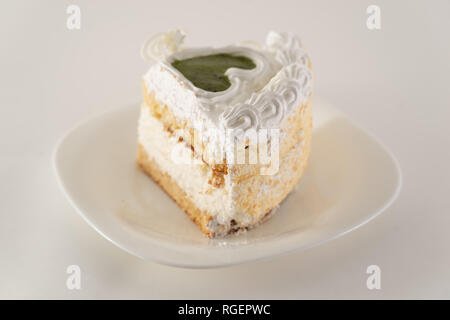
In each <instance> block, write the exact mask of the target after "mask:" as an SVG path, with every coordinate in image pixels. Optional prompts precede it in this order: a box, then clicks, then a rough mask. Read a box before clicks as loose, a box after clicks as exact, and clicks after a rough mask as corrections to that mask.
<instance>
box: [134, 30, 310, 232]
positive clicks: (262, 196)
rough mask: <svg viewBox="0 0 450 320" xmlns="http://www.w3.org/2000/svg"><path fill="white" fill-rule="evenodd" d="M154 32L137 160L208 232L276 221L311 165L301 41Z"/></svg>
mask: <svg viewBox="0 0 450 320" xmlns="http://www.w3.org/2000/svg"><path fill="white" fill-rule="evenodd" d="M184 37H185V34H184V33H183V32H182V31H180V30H176V31H171V32H168V33H163V34H158V35H156V36H154V37H152V38H151V39H149V40H148V41H147V42H146V43H145V45H144V47H143V50H142V54H143V57H144V59H145V60H147V61H149V62H151V67H150V70H149V71H148V72H147V73H146V74H145V75H144V77H143V93H144V102H143V104H142V107H141V115H140V119H139V125H138V154H137V163H138V165H139V166H140V168H142V170H143V171H144V172H145V173H147V174H148V175H149V176H150V177H151V178H153V180H154V181H155V182H157V183H158V184H159V185H160V186H161V188H162V189H164V190H165V191H166V193H167V194H168V195H169V196H170V197H172V199H173V200H175V202H176V203H177V204H178V205H179V206H180V207H181V208H182V209H183V210H184V211H185V212H186V213H187V215H188V216H189V217H190V218H191V219H192V220H193V221H194V222H195V223H196V224H197V225H198V226H199V228H200V229H201V230H202V231H203V233H204V234H205V235H207V236H208V237H219V236H224V235H227V234H231V233H236V232H240V231H245V230H248V229H250V228H253V227H254V226H256V225H258V224H260V223H261V222H263V221H265V220H267V219H268V218H269V217H270V216H271V215H272V213H274V212H275V210H274V209H275V208H277V207H278V205H279V203H280V202H281V201H282V200H283V199H284V198H285V197H286V196H287V195H288V194H289V192H291V191H292V190H293V188H294V186H295V185H296V183H297V182H298V181H299V180H300V178H301V176H302V173H303V171H304V169H305V166H306V163H307V160H308V155H309V150H310V140H311V90H312V72H311V63H310V60H309V58H308V55H307V54H306V53H305V51H304V49H303V48H302V46H301V42H300V40H299V39H298V38H297V37H296V36H294V35H292V34H289V33H276V32H270V33H269V34H268V36H267V39H266V43H265V45H264V46H258V45H256V44H253V43H252V44H250V43H242V44H239V45H233V46H226V47H221V48H214V47H202V48H184V47H182V43H183V40H184Z"/></svg>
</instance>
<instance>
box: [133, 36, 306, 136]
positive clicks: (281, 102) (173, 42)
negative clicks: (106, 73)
mask: <svg viewBox="0 0 450 320" xmlns="http://www.w3.org/2000/svg"><path fill="white" fill-rule="evenodd" d="M184 35H185V34H184V33H183V32H182V31H179V30H175V31H171V32H168V33H165V34H159V35H157V36H155V37H152V38H151V39H149V40H148V41H147V42H146V43H145V45H144V47H143V50H142V55H143V57H144V59H146V60H147V61H151V60H152V63H153V65H152V66H151V67H150V70H149V71H148V72H147V73H146V74H145V76H144V81H145V84H146V86H147V88H148V90H150V91H152V92H154V94H155V95H156V99H157V100H159V101H160V102H162V103H164V104H166V105H168V106H170V108H171V109H172V111H173V112H174V113H175V114H176V115H177V116H178V117H180V118H182V119H188V120H189V121H190V122H191V123H192V125H193V126H194V127H195V128H197V129H200V130H202V131H203V132H204V131H205V129H206V130H208V129H242V130H247V129H250V128H252V129H259V128H277V127H278V126H279V125H280V123H281V122H282V121H283V119H284V118H285V117H286V116H287V115H288V114H289V113H290V112H291V111H292V110H293V109H294V108H295V107H298V106H299V105H301V104H303V103H304V102H306V100H307V99H308V97H309V95H310V94H311V89H312V72H311V70H310V68H309V58H308V55H307V54H306V52H305V51H304V50H303V48H302V46H301V42H300V40H299V39H298V38H297V37H296V36H294V35H292V34H290V33H276V32H270V33H269V34H268V35H267V39H266V44H265V46H263V47H262V48H257V46H255V45H253V44H251V45H249V44H244V43H242V44H241V45H239V46H227V47H222V48H212V47H208V48H190V49H183V48H182V47H181V44H182V41H183V39H184ZM214 53H228V54H233V55H243V56H246V57H248V58H250V59H252V60H253V62H254V63H255V64H256V67H255V68H254V69H251V70H244V69H239V68H229V69H228V70H227V71H226V73H225V74H226V75H227V76H228V78H229V80H230V83H231V85H230V87H229V88H228V89H226V90H224V91H220V92H209V91H205V90H203V89H201V88H197V87H195V86H194V85H193V84H192V83H191V82H190V81H189V80H188V79H186V78H185V77H184V76H183V75H182V74H181V73H180V72H179V71H178V70H176V69H175V68H174V67H172V65H171V63H172V62H173V61H174V60H175V59H178V60H180V59H186V58H191V57H195V56H203V55H209V54H214Z"/></svg>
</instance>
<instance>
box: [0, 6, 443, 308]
mask: <svg viewBox="0 0 450 320" xmlns="http://www.w3.org/2000/svg"><path fill="white" fill-rule="evenodd" d="M265 2H267V4H264V5H263V4H262V1H235V0H232V1H231V0H228V1H167V0H164V1H132V2H130V1H128V2H121V3H122V4H119V2H118V1H80V0H72V1H4V2H2V4H1V5H0V33H1V43H0V46H1V50H0V56H1V59H0V64H1V69H0V70H1V73H0V85H1V88H2V89H1V90H0V102H1V107H0V155H1V157H0V214H1V223H0V298H63V299H66V298H75V299H81V298H162V299H171V298H178V299H186V298H191V299H196V298H214V299H220V298H227V299H228V298H237V299H241V298H242V299H244V298H247V299H251V298H254V299H258V298H268V299H270V298H275V299H276V298H287V299H294V298H376V299H378V298H447V299H448V298H450V200H449V199H450V196H449V190H450V170H449V164H450V151H449V147H450V125H449V119H450V88H448V86H449V84H450V81H449V79H450V60H449V57H450V36H449V33H448V32H449V31H450V20H449V19H448V15H449V13H450V2H449V1H447V0H443V1H432V2H426V1H417V3H415V2H414V3H413V1H381V0H377V1H346V2H345V5H344V4H342V3H340V2H339V3H338V2H337V1H331V0H330V1H299V0H295V1H280V0H278V1H270V3H269V1H265ZM70 4H77V5H78V6H79V7H80V9H81V29H80V30H68V29H67V27H66V19H67V17H68V15H67V13H66V9H67V7H68V5H70ZM370 4H376V5H378V6H379V7H380V9H381V29H380V30H369V29H368V28H367V26H366V19H367V17H368V14H367V13H366V8H367V7H368V6H369V5H370ZM177 27H182V28H184V29H185V30H186V31H187V32H188V33H189V36H188V38H187V42H188V43H189V44H191V45H210V44H213V45H225V44H229V43H233V42H236V41H241V40H248V39H250V40H257V41H263V39H264V37H265V34H266V33H267V31H269V30H271V29H274V30H281V31H285V30H286V31H292V32H295V33H297V34H299V35H300V36H301V37H302V39H303V42H304V43H305V45H306V46H307V48H308V51H309V52H310V55H311V57H312V60H313V63H314V70H315V93H316V94H318V95H321V96H323V97H325V98H327V99H328V100H330V101H331V102H332V103H333V104H335V105H336V106H338V107H339V108H341V110H343V111H344V112H345V113H346V114H347V115H349V116H350V117H351V118H353V119H354V120H355V121H357V122H358V123H359V124H360V125H361V126H363V127H365V128H367V129H368V130H369V131H370V132H372V133H374V134H375V135H376V136H378V137H379V138H380V140H381V141H383V142H384V143H385V144H386V145H387V146H388V148H389V149H390V150H391V151H392V152H393V153H394V154H395V155H396V157H397V158H398V160H399V162H400V165H401V167H402V171H403V189H402V191H401V194H400V196H399V198H398V199H397V201H396V202H395V203H394V204H393V205H392V206H391V207H390V208H389V209H388V210H386V212H385V213H384V214H383V215H381V216H380V217H378V218H377V219H375V220H374V221H372V222H370V223H369V224H367V225H365V226H364V227H362V228H360V229H358V230H356V231H354V232H352V233H350V234H348V235H346V236H345V237H342V238H340V239H338V240H335V241H332V242H330V243H327V244H325V245H322V246H320V247H316V248H313V249H311V250H308V251H306V252H301V253H296V254H291V255H288V256H285V257H281V258H276V259H273V260H270V261H265V262H258V263H252V264H245V265H240V266H235V267H229V268H222V269H212V270H185V269H178V268H173V267H166V266H161V265H157V264H154V263H151V262H145V261H142V260H140V259H138V258H136V257H134V256H131V255H130V254H128V253H126V252H124V251H122V250H121V249H119V248H117V247H115V246H114V245H113V244H111V243H110V242H108V241H107V240H105V239H104V238H102V237H101V236H100V235H99V234H97V233H96V232H95V231H94V230H93V229H91V228H90V227H89V226H88V225H87V224H86V223H85V222H84V221H83V220H82V219H81V218H80V217H79V216H78V215H77V214H76V212H75V210H74V209H73V208H72V207H71V206H70V205H69V203H68V202H67V201H66V199H65V198H64V196H63V194H62V192H61V191H60V190H59V188H58V185H57V182H56V179H55V176H54V173H53V168H52V162H51V157H52V151H53V149H54V146H55V144H56V142H57V141H58V139H59V137H60V136H61V135H62V134H63V133H64V132H65V131H66V130H68V129H69V128H70V127H72V126H73V125H74V124H76V123H77V122H79V121H80V120H83V119H87V118H89V117H91V116H92V115H94V114H98V113H100V112H103V111H106V110H109V109H112V108H115V107H119V106H122V105H124V104H129V103H130V102H135V101H139V100H140V97H141V96H140V95H141V82H140V77H141V75H142V74H143V73H144V72H145V71H146V67H147V65H146V63H144V62H143V61H142V60H141V58H140V56H139V49H140V46H141V44H142V42H143V41H144V40H145V39H146V38H147V37H148V36H150V35H152V34H154V33H155V32H159V31H166V30H168V29H173V28H177ZM118 147H120V146H118ZM73 264H76V265H78V266H80V268H81V272H82V278H81V279H82V282H81V289H80V290H68V289H67V287H66V279H67V276H68V275H67V273H66V268H67V266H69V265H73ZM373 264H375V265H378V266H379V267H380V268H381V275H382V276H381V290H368V289H367V287H366V279H367V274H366V268H367V267H368V266H369V265H373Z"/></svg>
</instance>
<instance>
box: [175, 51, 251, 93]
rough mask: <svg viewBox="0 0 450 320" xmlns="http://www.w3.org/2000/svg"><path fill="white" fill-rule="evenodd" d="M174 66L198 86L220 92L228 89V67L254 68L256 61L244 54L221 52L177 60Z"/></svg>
mask: <svg viewBox="0 0 450 320" xmlns="http://www.w3.org/2000/svg"><path fill="white" fill-rule="evenodd" d="M172 66H173V67H174V68H175V69H177V70H178V71H180V72H181V73H182V74H183V75H184V76H185V77H186V78H187V79H188V80H189V81H191V82H192V83H193V84H194V86H196V87H197V88H200V89H203V90H206V91H210V92H219V91H224V90H226V89H228V88H229V87H230V85H231V83H230V80H229V79H228V77H227V76H226V75H225V72H226V71H227V70H228V68H240V69H247V70H249V69H253V68H255V67H256V65H255V63H254V62H253V61H252V60H251V59H249V58H247V57H244V56H233V55H231V54H226V53H219V54H211V55H207V56H200V57H194V58H189V59H183V60H175V61H174V62H172Z"/></svg>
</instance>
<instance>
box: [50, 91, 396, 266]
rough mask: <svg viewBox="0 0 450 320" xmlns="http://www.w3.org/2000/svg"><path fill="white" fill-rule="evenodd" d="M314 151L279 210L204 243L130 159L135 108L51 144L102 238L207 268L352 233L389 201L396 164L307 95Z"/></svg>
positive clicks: (72, 196) (77, 201)
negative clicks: (243, 228) (256, 224)
mask: <svg viewBox="0 0 450 320" xmlns="http://www.w3.org/2000/svg"><path fill="white" fill-rule="evenodd" d="M313 110H314V129H313V137H312V152H311V157H310V160H309V164H308V167H307V169H306V171H305V174H304V176H303V179H302V181H301V182H300V183H299V185H298V186H297V188H296V191H294V192H293V193H291V195H289V196H288V198H287V199H286V200H285V201H284V202H283V203H282V204H281V207H280V208H279V209H278V211H277V213H276V214H275V215H274V216H273V217H272V218H271V219H270V220H269V221H267V222H265V223H264V224H262V225H261V226H259V227H258V228H256V229H254V230H251V231H249V232H247V233H246V234H243V235H238V236H230V237H228V238H224V239H214V240H210V239H207V238H206V237H204V236H203V234H202V233H201V232H200V230H199V229H198V228H197V227H196V226H195V225H194V223H192V222H191V221H190V220H189V218H188V217H187V216H186V215H185V214H184V213H183V212H182V211H181V209H179V208H178V207H177V205H176V204H175V203H174V202H173V201H172V200H171V199H170V198H169V197H168V196H167V195H166V194H165V193H164V192H163V191H162V190H161V189H160V188H159V187H158V186H157V185H156V184H155V183H154V182H153V181H152V180H151V179H149V178H148V177H147V176H146V175H145V174H144V173H142V172H141V171H140V170H139V169H138V168H137V167H136V164H135V155H136V131H137V130H136V125H137V119H138V113H139V105H138V104H136V105H133V106H129V107H124V108H121V109H118V110H114V111H110V112H108V113H106V114H103V115H101V116H97V117H95V118H93V119H91V120H89V121H87V122H84V123H83V124H81V125H79V126H77V127H76V128H74V129H73V130H71V131H70V132H69V133H68V134H66V136H65V137H64V138H63V139H62V140H61V141H60V143H59V144H58V146H57V148H56V151H55V155H54V164H55V171H56V175H57V177H58V180H59V182H60V185H61V187H62V189H63V191H64V193H65V195H66V196H67V198H68V199H69V201H70V202H71V203H72V205H73V206H74V207H75V208H76V210H77V211H78V213H79V214H80V215H81V216H82V217H83V218H84V219H85V220H86V221H87V222H88V223H89V224H90V225H91V226H92V227H93V228H94V229H95V230H97V231H98V232H99V233H100V234H101V235H103V236H104V237H105V238H107V239H108V240H110V241H111V242H113V243H114V244H116V245H117V246H119V247H120V248H122V249H124V250H126V251H128V252H130V253H132V254H134V255H136V256H138V257H141V258H143V259H148V260H153V261H156V262H159V263H163V264H168V265H174V266H179V267H191V268H207V267H219V266H226V265H233V264H239V263H243V262H249V261H255V260H260V259H266V258H270V257H274V256H278V255H281V254H285V253H288V252H293V251H299V250H304V249H306V248H310V247H313V246H316V245H318V244H321V243H324V242H326V241H329V240H331V239H335V238H337V237H339V236H342V235H344V234H346V233H347V232H350V231H352V230H354V229H356V228H358V227H359V226H361V225H363V224H365V223H367V222H368V221H370V220H371V219H373V218H374V217H376V216H377V215H378V214H380V213H381V212H383V210H385V209H386V208H387V207H388V206H389V205H390V204H391V203H392V202H393V201H394V199H395V198H396V197H397V195H398V193H399V190H400V186H401V173H400V169H399V166H398V164H397V161H396V160H395V158H394V157H393V156H392V154H391V153H390V152H388V151H387V150H386V148H385V147H383V145H382V144H380V142H378V141H377V140H376V139H375V138H374V137H373V136H371V135H369V134H367V133H366V132H364V131H363V130H362V129H360V128H359V127H358V126H356V125H355V124H353V123H352V122H351V121H350V120H349V119H348V118H347V117H345V116H344V115H343V114H342V113H341V112H339V111H338V110H337V109H335V108H334V107H332V106H331V105H329V104H327V103H326V102H324V101H323V100H320V99H318V98H315V99H314V101H313Z"/></svg>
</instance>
